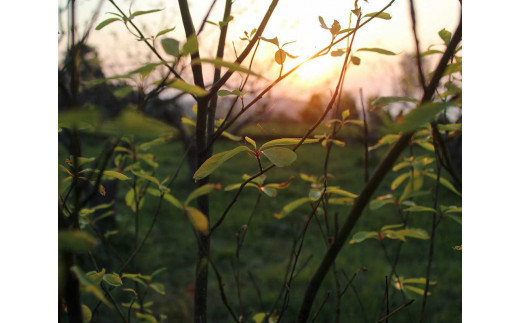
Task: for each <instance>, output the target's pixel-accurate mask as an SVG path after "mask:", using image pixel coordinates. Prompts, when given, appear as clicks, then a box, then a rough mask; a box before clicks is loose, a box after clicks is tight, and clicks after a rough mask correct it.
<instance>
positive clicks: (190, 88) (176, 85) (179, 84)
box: [168, 79, 208, 97]
mask: <svg viewBox="0 0 520 323" xmlns="http://www.w3.org/2000/svg"><path fill="white" fill-rule="evenodd" d="M168 87H169V88H173V89H177V90H181V91H182V92H186V93H189V94H191V95H193V96H196V97H201V96H204V95H206V94H208V91H206V90H204V89H203V88H201V87H200V86H197V85H193V84H188V83H186V82H184V81H183V80H181V79H175V81H173V82H172V83H170V84H168Z"/></svg>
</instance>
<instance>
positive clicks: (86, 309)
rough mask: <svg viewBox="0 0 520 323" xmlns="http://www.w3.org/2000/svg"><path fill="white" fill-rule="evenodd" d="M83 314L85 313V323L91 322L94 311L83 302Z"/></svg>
mask: <svg viewBox="0 0 520 323" xmlns="http://www.w3.org/2000/svg"><path fill="white" fill-rule="evenodd" d="M81 314H82V315H83V323H89V322H90V320H92V311H91V310H90V308H89V307H88V306H87V305H85V304H81Z"/></svg>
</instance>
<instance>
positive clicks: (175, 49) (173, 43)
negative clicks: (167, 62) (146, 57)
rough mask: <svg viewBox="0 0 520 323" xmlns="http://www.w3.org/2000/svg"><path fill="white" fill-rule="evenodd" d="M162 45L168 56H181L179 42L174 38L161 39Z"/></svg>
mask: <svg viewBox="0 0 520 323" xmlns="http://www.w3.org/2000/svg"><path fill="white" fill-rule="evenodd" d="M161 45H162V47H163V49H164V51H165V52H166V53H167V54H170V55H172V56H175V57H177V56H180V54H181V52H180V50H179V45H180V44H179V41H177V40H176V39H173V38H163V39H161Z"/></svg>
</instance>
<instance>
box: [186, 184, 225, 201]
mask: <svg viewBox="0 0 520 323" xmlns="http://www.w3.org/2000/svg"><path fill="white" fill-rule="evenodd" d="M220 188H221V187H220V184H205V185H202V186H201V187H198V188H197V189H195V190H194V191H193V192H191V193H190V195H188V198H186V201H185V202H184V205H188V204H189V203H190V202H191V201H193V200H194V199H196V198H198V197H200V196H202V195H207V194H210V193H213V192H214V191H217V190H219V189H220Z"/></svg>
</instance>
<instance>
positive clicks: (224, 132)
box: [215, 128, 242, 141]
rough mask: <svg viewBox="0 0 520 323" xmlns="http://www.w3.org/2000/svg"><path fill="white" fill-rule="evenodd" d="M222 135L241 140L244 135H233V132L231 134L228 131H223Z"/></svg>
mask: <svg viewBox="0 0 520 323" xmlns="http://www.w3.org/2000/svg"><path fill="white" fill-rule="evenodd" d="M215 129H217V128H215ZM222 136H223V137H226V138H227V139H230V140H233V141H240V140H242V137H239V136H235V135H232V134H230V133H229V132H227V131H222Z"/></svg>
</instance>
